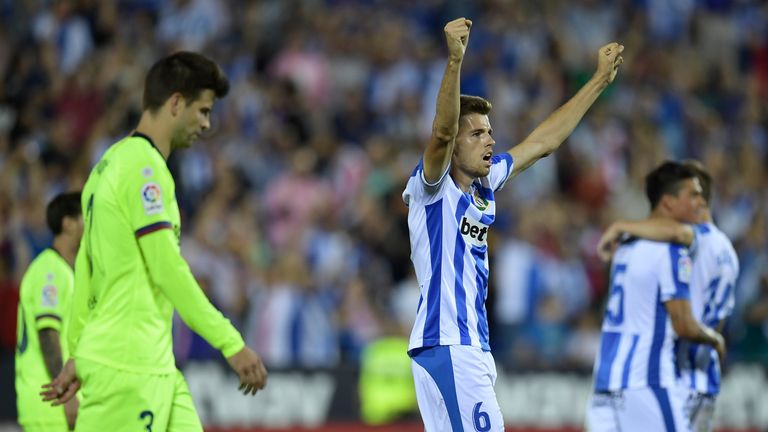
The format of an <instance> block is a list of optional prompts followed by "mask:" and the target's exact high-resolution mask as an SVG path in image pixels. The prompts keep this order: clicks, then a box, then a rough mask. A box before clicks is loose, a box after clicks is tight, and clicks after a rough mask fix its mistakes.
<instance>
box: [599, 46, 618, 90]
mask: <svg viewBox="0 0 768 432" xmlns="http://www.w3.org/2000/svg"><path fill="white" fill-rule="evenodd" d="M622 51H624V45H619V44H618V43H616V42H611V43H609V44H608V45H604V46H602V47H601V48H600V50H599V51H598V54H597V72H596V73H595V74H596V75H598V76H599V77H601V78H602V79H605V80H606V82H607V83H608V84H610V83H612V82H613V79H614V78H616V73H618V72H619V65H620V64H622V63H624V58H623V57H621V52H622Z"/></svg>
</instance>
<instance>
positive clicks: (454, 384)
mask: <svg viewBox="0 0 768 432" xmlns="http://www.w3.org/2000/svg"><path fill="white" fill-rule="evenodd" d="M411 366H412V368H413V380H414V384H415V386H416V399H417V400H418V402H419V411H421V418H422V419H423V420H424V429H425V431H426V432H444V431H453V432H457V431H467V432H470V431H477V432H488V431H494V432H495V431H502V432H503V431H504V420H503V419H502V417H501V409H499V403H498V402H497V401H496V392H495V391H494V390H493V385H494V383H495V382H496V364H495V363H494V361H493V356H492V355H491V353H490V352H487V351H483V350H481V349H480V348H477V347H472V346H465V345H451V346H436V347H430V348H424V349H420V350H416V352H414V353H413V354H412V362H411Z"/></svg>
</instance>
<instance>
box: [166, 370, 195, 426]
mask: <svg viewBox="0 0 768 432" xmlns="http://www.w3.org/2000/svg"><path fill="white" fill-rule="evenodd" d="M202 431H203V425H202V423H200V417H199V416H198V415H197V410H196V409H195V402H194V401H193V400H192V394H191V393H190V392H189V387H188V386H187V381H186V380H185V379H184V375H182V374H181V372H179V371H176V381H175V387H174V393H173V404H172V405H171V416H170V420H169V421H168V430H167V432H202Z"/></svg>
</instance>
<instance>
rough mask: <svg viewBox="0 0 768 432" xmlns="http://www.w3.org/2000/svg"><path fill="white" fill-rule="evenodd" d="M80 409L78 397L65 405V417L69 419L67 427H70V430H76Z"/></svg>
mask: <svg viewBox="0 0 768 432" xmlns="http://www.w3.org/2000/svg"><path fill="white" fill-rule="evenodd" d="M79 407H80V401H78V400H77V398H76V397H73V398H72V399H70V400H69V401H67V402H65V403H64V415H66V417H67V425H69V430H75V423H76V422H77V409H78V408H79Z"/></svg>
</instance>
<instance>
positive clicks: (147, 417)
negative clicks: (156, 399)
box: [139, 410, 155, 432]
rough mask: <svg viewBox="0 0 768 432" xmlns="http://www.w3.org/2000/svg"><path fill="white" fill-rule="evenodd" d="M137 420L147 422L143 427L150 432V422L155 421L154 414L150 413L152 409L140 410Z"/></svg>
mask: <svg viewBox="0 0 768 432" xmlns="http://www.w3.org/2000/svg"><path fill="white" fill-rule="evenodd" d="M139 420H144V421H146V422H147V424H146V425H144V427H145V428H147V432H152V422H154V421H155V415H154V414H152V411H149V410H145V411H142V412H141V414H139Z"/></svg>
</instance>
